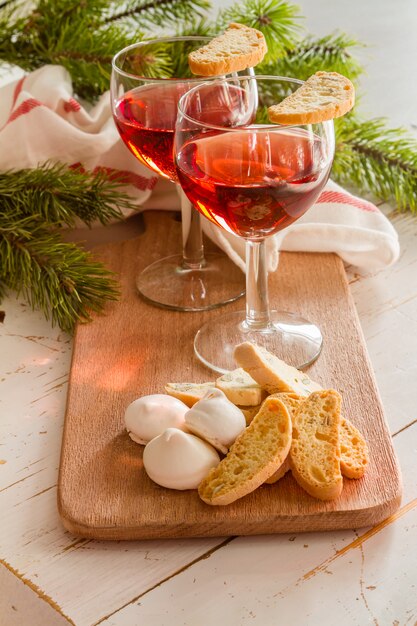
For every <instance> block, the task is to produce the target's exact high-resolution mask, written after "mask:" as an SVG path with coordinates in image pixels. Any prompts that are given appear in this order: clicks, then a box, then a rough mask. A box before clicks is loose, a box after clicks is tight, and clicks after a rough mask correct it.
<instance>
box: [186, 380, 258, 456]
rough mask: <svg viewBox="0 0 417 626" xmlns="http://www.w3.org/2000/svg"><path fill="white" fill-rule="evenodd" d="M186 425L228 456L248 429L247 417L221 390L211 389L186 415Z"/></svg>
mask: <svg viewBox="0 0 417 626" xmlns="http://www.w3.org/2000/svg"><path fill="white" fill-rule="evenodd" d="M185 423H186V425H187V427H188V430H190V431H191V432H192V433H195V434H196V435H199V437H202V438H203V439H205V440H206V441H208V442H209V443H211V444H212V445H213V446H214V447H215V448H217V449H218V450H220V452H223V454H227V451H228V449H229V448H230V446H231V445H232V443H234V441H235V439H236V437H237V436H238V435H239V434H240V433H241V432H242V430H244V429H245V427H246V420H245V417H244V415H243V413H242V411H241V410H240V409H238V407H237V406H235V405H234V404H232V403H231V402H230V401H229V400H228V399H227V398H226V396H225V394H224V393H223V391H220V389H210V391H207V393H206V395H205V396H204V397H203V398H202V399H201V400H199V401H198V402H196V403H195V404H194V406H193V407H192V408H191V409H190V410H189V411H187V413H186V414H185Z"/></svg>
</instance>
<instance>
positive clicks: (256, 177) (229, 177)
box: [177, 128, 328, 241]
mask: <svg viewBox="0 0 417 626" xmlns="http://www.w3.org/2000/svg"><path fill="white" fill-rule="evenodd" d="M321 150H322V145H321V140H320V138H319V137H316V136H314V135H311V134H307V133H306V132H304V131H303V130H302V129H288V130H287V131H283V130H282V129H281V130H280V131H279V132H276V133H275V132H274V131H267V130H265V131H261V130H260V129H259V128H258V129H256V128H253V130H249V129H248V130H243V131H237V130H236V131H234V132H226V133H222V134H218V133H216V134H213V133H207V135H206V136H204V135H203V136H200V137H199V138H198V139H196V140H194V141H190V142H188V143H185V144H184V145H183V147H182V148H181V150H180V151H179V153H178V155H177V170H178V177H179V181H180V183H181V186H182V188H183V189H184V191H185V193H186V194H187V196H188V197H189V198H190V200H191V201H192V203H193V204H194V206H195V207H196V208H197V209H199V211H200V212H201V213H203V215H205V216H206V217H207V218H209V219H210V220H211V221H213V222H214V223H215V224H217V225H218V226H221V227H222V228H224V229H226V230H227V231H229V232H232V233H234V234H236V235H238V236H240V237H244V238H245V239H251V240H252V241H256V240H257V239H263V238H265V237H269V236H271V235H273V234H274V233H276V232H277V231H279V230H281V229H283V228H286V227H287V226H289V225H290V224H291V223H292V222H294V221H295V220H297V219H298V218H299V217H301V216H302V215H303V214H304V213H305V212H306V211H307V209H309V208H310V207H311V205H312V204H313V203H314V201H315V200H316V199H317V197H318V195H319V194H320V191H321V189H322V188H323V186H324V185H325V183H326V181H327V175H328V174H327V172H328V170H325V171H323V167H322V159H321Z"/></svg>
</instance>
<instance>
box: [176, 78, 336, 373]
mask: <svg viewBox="0 0 417 626" xmlns="http://www.w3.org/2000/svg"><path fill="white" fill-rule="evenodd" d="M300 84H301V81H298V80H295V79H290V78H284V77H277V76H257V77H239V78H229V79H224V80H218V81H215V82H212V83H208V84H201V85H198V86H195V87H194V88H192V89H191V90H190V91H188V92H187V93H186V94H185V95H184V96H182V98H181V99H180V102H179V107H178V111H179V112H178V117H177V125H176V134H175V146H174V148H175V161H176V167H177V172H178V179H179V182H180V184H181V186H182V188H183V190H184V191H185V193H186V194H187V196H188V198H189V199H190V201H191V202H192V204H193V205H194V206H195V207H196V208H198V210H200V211H201V212H202V213H203V214H204V215H205V216H206V217H208V218H209V219H211V220H212V221H213V222H214V223H215V224H217V225H219V226H221V227H222V228H224V229H225V230H226V231H228V232H230V233H234V234H236V235H238V236H239V237H242V238H243V239H244V240H245V242H246V314H245V311H239V312H235V313H230V314H226V315H221V316H217V317H216V318H215V319H213V320H211V321H209V322H207V323H206V324H205V325H204V326H203V327H202V328H201V329H200V330H199V331H198V333H197V335H196V337H195V340H194V349H195V353H196V355H197V356H198V358H199V359H200V360H201V361H202V362H203V363H204V364H205V365H207V366H208V367H210V368H211V369H213V370H215V371H217V372H225V371H228V370H231V369H233V368H234V367H235V365H234V362H233V350H234V347H235V346H236V345H237V344H239V343H241V342H242V341H252V342H254V343H257V344H258V345H262V346H264V347H265V348H266V349H267V350H269V351H270V352H273V353H274V354H277V355H278V356H280V357H281V358H282V359H284V360H285V361H287V362H288V363H290V364H292V365H295V366H297V367H303V366H306V365H308V364H309V363H311V362H312V361H314V359H315V358H317V356H318V354H319V353H320V350H321V345H322V336H321V333H320V330H319V329H318V328H317V326H315V325H314V324H311V323H310V322H308V321H307V320H305V319H303V318H300V317H298V316H297V315H295V314H293V313H289V312H286V311H275V310H270V307H269V298H268V275H267V263H266V251H265V240H266V238H267V237H271V236H272V235H274V234H275V233H277V232H278V231H280V230H282V229H283V228H285V227H287V226H288V225H290V224H291V223H293V222H294V221H295V220H297V219H298V218H300V217H301V216H302V215H303V214H304V213H305V212H306V211H307V210H308V209H309V208H310V207H311V206H312V205H313V204H314V202H315V200H316V199H317V197H318V196H319V194H320V192H321V190H322V189H323V187H324V185H325V184H326V181H327V179H328V176H329V173H330V169H331V165H332V160H333V155H334V129H333V123H332V122H331V121H329V122H324V123H321V124H312V125H300V126H279V125H276V124H271V123H270V122H268V117H267V107H268V106H270V105H272V104H277V103H279V102H280V101H281V100H282V99H283V98H284V97H286V96H287V95H289V94H290V93H292V92H293V91H295V90H296V89H297V88H298V87H299V86H300Z"/></svg>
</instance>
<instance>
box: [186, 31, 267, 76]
mask: <svg viewBox="0 0 417 626" xmlns="http://www.w3.org/2000/svg"><path fill="white" fill-rule="evenodd" d="M266 52H267V46H266V41H265V37H264V36H263V34H262V33H261V31H259V30H256V29H255V28H249V27H248V26H244V25H243V24H234V23H232V24H229V27H228V28H227V30H226V31H225V32H224V34H223V35H219V36H218V37H215V38H214V39H212V41H210V42H209V43H208V44H207V45H206V46H203V47H202V48H199V49H198V50H194V51H193V52H191V53H190V54H189V56H188V64H189V66H190V70H191V71H192V73H193V74H197V75H198V76H219V75H223V74H230V73H231V72H240V71H241V70H246V69H247V68H248V67H254V66H255V65H257V64H258V63H260V62H261V61H262V59H263V58H264V56H265V54H266Z"/></svg>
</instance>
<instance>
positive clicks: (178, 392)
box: [165, 383, 216, 408]
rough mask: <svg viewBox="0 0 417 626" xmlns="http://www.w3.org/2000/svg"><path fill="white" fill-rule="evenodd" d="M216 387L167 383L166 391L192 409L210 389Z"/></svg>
mask: <svg viewBox="0 0 417 626" xmlns="http://www.w3.org/2000/svg"><path fill="white" fill-rule="evenodd" d="M215 387H216V384H215V383H167V384H166V385H165V391H166V393H167V394H168V395H169V396H173V397H174V398H178V400H181V401H182V402H184V404H186V405H187V406H189V407H190V408H191V407H192V406H193V405H194V404H195V403H196V402H198V401H199V400H201V398H202V397H203V396H204V395H205V393H206V392H207V391H208V390H209V389H215Z"/></svg>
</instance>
